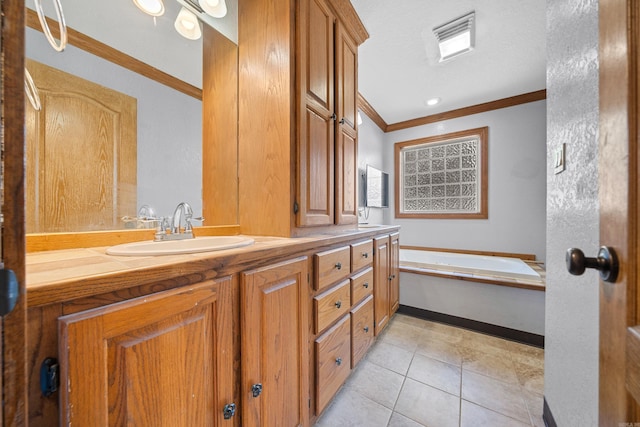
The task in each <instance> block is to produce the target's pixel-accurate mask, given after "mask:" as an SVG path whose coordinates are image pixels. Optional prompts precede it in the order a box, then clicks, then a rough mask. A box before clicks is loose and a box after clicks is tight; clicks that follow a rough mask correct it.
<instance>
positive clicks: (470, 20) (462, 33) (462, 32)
mask: <svg viewBox="0 0 640 427" xmlns="http://www.w3.org/2000/svg"><path fill="white" fill-rule="evenodd" d="M475 16H476V14H475V12H470V13H467V14H466V15H463V16H461V17H459V18H456V19H454V20H452V21H449V22H447V23H446V24H442V25H440V26H438V27H436V28H434V29H433V33H434V34H435V35H436V39H438V47H439V48H440V62H442V61H446V60H447V59H451V58H453V57H455V56H458V55H460V54H463V53H465V52H469V51H470V50H472V49H473V48H474V46H475V43H476V36H475Z"/></svg>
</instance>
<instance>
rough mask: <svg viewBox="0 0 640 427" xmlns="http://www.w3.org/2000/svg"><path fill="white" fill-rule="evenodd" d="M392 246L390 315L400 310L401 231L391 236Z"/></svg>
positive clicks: (390, 259) (390, 248) (390, 251)
mask: <svg viewBox="0 0 640 427" xmlns="http://www.w3.org/2000/svg"><path fill="white" fill-rule="evenodd" d="M390 239H391V246H390V247H389V270H390V271H389V273H390V274H391V281H390V283H389V315H393V313H395V312H396V311H398V307H399V306H400V233H393V234H392V235H391V236H390Z"/></svg>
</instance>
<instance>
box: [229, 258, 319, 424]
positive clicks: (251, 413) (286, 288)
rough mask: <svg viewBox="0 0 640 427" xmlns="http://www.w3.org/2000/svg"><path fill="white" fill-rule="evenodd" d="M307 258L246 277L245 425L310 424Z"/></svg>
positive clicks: (243, 312) (243, 290)
mask: <svg viewBox="0 0 640 427" xmlns="http://www.w3.org/2000/svg"><path fill="white" fill-rule="evenodd" d="M307 262H308V261H307V257H301V258H296V259H294V260H291V261H286V262H282V263H280V264H275V265H271V266H268V267H265V268H261V269H257V270H252V271H248V272H245V273H243V274H242V276H241V295H242V296H241V300H242V305H241V307H242V310H241V336H242V361H241V366H242V380H241V384H242V385H241V390H240V393H241V395H242V422H243V425H246V426H281V427H293V426H307V425H308V424H309V382H308V381H309V341H308V339H309V338H308V334H309V318H308V316H309V284H308V275H307V269H308V268H307ZM258 387H260V390H258ZM254 390H255V392H254Z"/></svg>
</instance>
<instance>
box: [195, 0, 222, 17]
mask: <svg viewBox="0 0 640 427" xmlns="http://www.w3.org/2000/svg"><path fill="white" fill-rule="evenodd" d="M198 4H200V7H201V8H202V10H204V11H205V13H206V14H207V15H211V16H213V17H214V18H222V17H224V16H225V15H226V14H227V3H225V0H198Z"/></svg>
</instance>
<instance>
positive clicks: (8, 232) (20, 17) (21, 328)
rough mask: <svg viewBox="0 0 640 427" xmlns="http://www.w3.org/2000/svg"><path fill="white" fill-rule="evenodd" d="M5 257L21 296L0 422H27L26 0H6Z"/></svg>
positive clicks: (10, 318) (13, 318) (10, 322)
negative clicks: (25, 243)
mask: <svg viewBox="0 0 640 427" xmlns="http://www.w3.org/2000/svg"><path fill="white" fill-rule="evenodd" d="M0 7H1V9H2V26H1V27H0V34H1V40H2V41H1V43H0V45H1V49H2V76H1V77H2V78H1V83H0V84H1V85H2V89H1V93H2V132H1V133H0V138H2V163H3V166H2V185H3V192H2V214H3V227H2V261H3V264H4V268H7V269H11V270H13V272H14V273H15V275H16V278H17V280H18V291H19V297H18V300H17V303H16V306H15V307H14V309H13V311H12V312H11V313H9V314H7V315H6V316H3V318H2V326H1V327H0V332H2V338H1V341H2V345H0V350H1V351H2V364H3V365H2V366H3V369H2V376H1V378H0V386H1V387H2V391H3V393H2V396H3V397H2V416H1V418H0V425H5V426H23V425H26V424H27V374H26V372H25V370H26V366H27V363H26V335H27V334H26V329H25V325H26V313H27V298H26V285H25V283H26V282H25V250H24V235H25V212H24V206H25V195H24V179H25V140H24V123H25V116H24V111H25V95H24V49H25V43H24V19H25V18H24V13H25V6H24V1H22V0H2V2H0Z"/></svg>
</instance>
